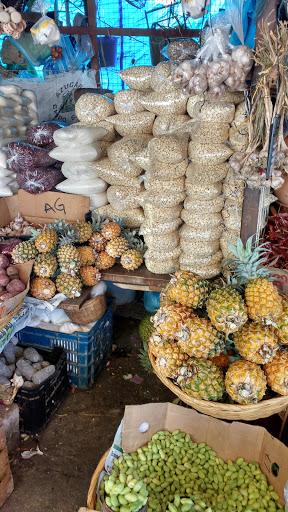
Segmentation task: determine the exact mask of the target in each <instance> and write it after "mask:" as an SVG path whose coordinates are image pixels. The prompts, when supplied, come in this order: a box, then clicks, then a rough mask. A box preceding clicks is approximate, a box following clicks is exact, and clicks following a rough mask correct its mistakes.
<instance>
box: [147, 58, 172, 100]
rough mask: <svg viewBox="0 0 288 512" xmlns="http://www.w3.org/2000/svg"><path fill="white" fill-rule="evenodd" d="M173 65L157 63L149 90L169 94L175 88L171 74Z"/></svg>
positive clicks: (170, 63)
mask: <svg viewBox="0 0 288 512" xmlns="http://www.w3.org/2000/svg"><path fill="white" fill-rule="evenodd" d="M174 68H175V65H174V64H173V63H172V62H159V64H157V66H156V67H155V68H154V71H153V73H152V77H151V88H152V89H153V90H154V91H157V92H162V93H163V92H170V91H173V89H174V88H175V86H174V84H173V82H172V81H171V74H172V72H173V69H174Z"/></svg>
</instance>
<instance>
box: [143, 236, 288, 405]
mask: <svg viewBox="0 0 288 512" xmlns="http://www.w3.org/2000/svg"><path fill="white" fill-rule="evenodd" d="M230 250H231V252H232V253H233V254H234V256H235V257H234V259H233V260H231V261H230V264H229V270H230V272H231V274H232V275H233V276H234V279H235V281H236V282H235V285H236V283H237V285H238V286H240V287H241V288H240V289H239V291H238V289H236V288H235V285H234V287H233V285H232V284H231V282H234V280H233V279H232V281H231V282H230V283H229V282H228V283H226V284H225V283H224V282H223V283H221V282H220V283H217V282H216V283H214V284H213V285H212V284H211V283H210V282H208V281H205V280H204V279H203V278H201V277H200V276H198V275H196V274H193V273H190V272H187V271H179V272H177V273H176V274H175V275H174V276H173V277H172V279H171V281H170V283H169V285H168V287H167V288H166V290H165V293H164V294H163V295H162V299H161V307H160V309H159V310H158V312H157V313H156V314H155V316H154V317H153V322H154V327H155V332H154V333H153V334H152V336H151V338H150V340H149V349H150V352H151V354H153V356H154V357H155V358H156V368H157V370H158V371H159V373H161V374H162V375H164V376H166V377H168V378H170V379H173V381H174V382H175V384H176V385H177V386H179V387H180V388H181V389H182V390H183V391H184V392H185V393H187V395H189V396H192V397H194V398H198V399H201V400H213V401H221V400H224V399H225V398H226V396H227V394H228V395H229V397H230V399H232V400H234V401H235V402H237V403H239V404H252V403H257V402H259V401H260V400H261V399H262V398H263V397H264V395H265V393H266V390H267V385H268V386H269V387H270V388H271V390H272V391H273V392H275V393H278V394H280V395H288V350H287V349H286V350H285V348H286V345H288V298H287V297H285V296H284V297H283V298H282V297H281V296H280V295H279V293H278V291H277V288H276V287H275V286H274V285H273V283H272V282H271V281H269V271H268V270H267V269H266V268H264V267H262V266H261V265H262V264H263V260H264V259H265V256H266V254H267V249H266V248H265V247H264V246H259V247H258V248H256V249H254V251H253V250H252V238H251V239H249V240H248V242H247V245H246V247H245V248H244V247H243V244H242V242H241V240H240V239H238V242H237V247H235V246H232V245H231V244H230ZM227 339H228V340H229V343H231V341H232V342H233V343H234V345H235V349H236V351H238V353H239V355H240V359H239V358H238V359H239V360H236V361H235V362H233V363H232V364H230V362H231V361H229V358H227V357H226V358H225V357H224V356H225V343H226V340H227ZM223 354H224V356H223ZM223 361H224V364H223ZM222 366H224V368H221V367H222Z"/></svg>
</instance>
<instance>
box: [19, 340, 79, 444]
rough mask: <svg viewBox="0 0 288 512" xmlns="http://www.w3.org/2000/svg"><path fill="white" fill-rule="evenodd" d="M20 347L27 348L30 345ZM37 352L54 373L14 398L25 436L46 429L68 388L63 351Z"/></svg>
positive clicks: (22, 390) (40, 350)
mask: <svg viewBox="0 0 288 512" xmlns="http://www.w3.org/2000/svg"><path fill="white" fill-rule="evenodd" d="M20 346H22V347H24V348H27V347H28V346H30V345H22V344H21V345H20ZM37 350H38V352H39V354H41V356H42V357H43V359H44V360H45V361H49V363H51V364H54V365H55V372H54V373H53V375H51V376H50V377H48V378H47V379H46V380H45V381H44V382H42V384H39V386H37V387H35V388H33V389H25V388H20V389H19V391H18V393H17V395H16V397H15V402H16V403H17V405H18V406H19V413H20V429H21V431H22V432H25V433H27V434H37V433H38V432H41V430H43V429H44V428H45V427H46V425H47V424H48V423H49V421H50V419H51V416H52V414H53V413H54V412H55V411H56V410H57V409H58V407H59V405H60V404H61V402H62V400H63V398H64V395H65V393H66V392H67V390H68V386H69V384H68V376H67V364H66V354H65V352H64V350H63V349H62V348H60V347H54V348H53V350H44V349H38V348H37Z"/></svg>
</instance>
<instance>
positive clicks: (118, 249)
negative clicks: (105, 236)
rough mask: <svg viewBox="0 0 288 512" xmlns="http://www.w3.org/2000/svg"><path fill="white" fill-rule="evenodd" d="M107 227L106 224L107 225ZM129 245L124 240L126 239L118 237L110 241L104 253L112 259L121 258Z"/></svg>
mask: <svg viewBox="0 0 288 512" xmlns="http://www.w3.org/2000/svg"><path fill="white" fill-rule="evenodd" d="M107 226H108V224H107ZM128 247H129V243H128V241H127V240H126V238H124V237H122V236H118V237H117V238H113V240H110V241H109V242H108V243H107V245H106V252H107V253H108V254H109V256H112V257H113V258H118V257H120V256H122V254H123V253H124V252H125V251H127V250H128Z"/></svg>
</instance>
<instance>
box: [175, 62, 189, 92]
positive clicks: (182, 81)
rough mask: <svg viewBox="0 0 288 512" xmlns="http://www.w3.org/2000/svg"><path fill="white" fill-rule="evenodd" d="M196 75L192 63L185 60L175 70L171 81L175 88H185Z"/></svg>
mask: <svg viewBox="0 0 288 512" xmlns="http://www.w3.org/2000/svg"><path fill="white" fill-rule="evenodd" d="M193 75H194V67H193V65H192V61H188V60H185V61H184V62H181V64H179V66H177V68H176V69H174V71H173V73H172V76H171V80H172V83H173V84H174V86H175V87H185V85H187V84H188V82H189V80H190V78H192V76H193Z"/></svg>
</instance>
